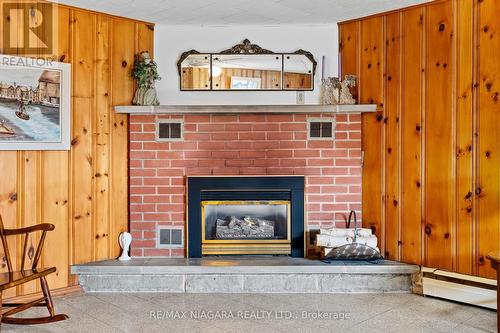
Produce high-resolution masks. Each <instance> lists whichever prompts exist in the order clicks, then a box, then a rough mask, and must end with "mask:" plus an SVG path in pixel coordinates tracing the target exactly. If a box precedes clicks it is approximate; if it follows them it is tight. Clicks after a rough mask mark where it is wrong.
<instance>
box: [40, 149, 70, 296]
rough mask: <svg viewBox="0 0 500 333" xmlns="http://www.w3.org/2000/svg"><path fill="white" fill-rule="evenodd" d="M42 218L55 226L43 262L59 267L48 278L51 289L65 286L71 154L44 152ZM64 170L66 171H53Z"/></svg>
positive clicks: (67, 270) (67, 277)
mask: <svg viewBox="0 0 500 333" xmlns="http://www.w3.org/2000/svg"><path fill="white" fill-rule="evenodd" d="M42 170H43V174H42V192H43V195H42V198H43V201H42V202H41V204H42V221H43V222H45V223H52V224H54V225H55V227H56V228H55V230H54V231H52V232H50V233H48V234H47V239H46V242H47V244H50V245H48V246H44V252H43V259H42V260H43V265H44V266H48V267H52V266H55V267H57V272H56V273H55V274H52V275H50V276H48V277H47V280H48V282H49V283H50V286H51V288H63V287H66V286H68V282H69V264H70V262H69V255H68V254H69V253H70V251H69V237H68V235H69V233H68V225H69V223H68V221H69V215H68V213H69V212H68V202H69V200H68V197H69V189H68V186H67V184H68V173H66V172H64V171H65V170H68V156H67V155H66V154H61V153H60V152H44V155H43V159H42ZM54 170H61V171H63V172H54Z"/></svg>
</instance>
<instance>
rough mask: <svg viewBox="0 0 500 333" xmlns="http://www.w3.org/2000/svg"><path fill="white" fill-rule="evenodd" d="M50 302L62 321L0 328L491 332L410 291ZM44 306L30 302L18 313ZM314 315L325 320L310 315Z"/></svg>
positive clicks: (490, 318) (465, 313)
mask: <svg viewBox="0 0 500 333" xmlns="http://www.w3.org/2000/svg"><path fill="white" fill-rule="evenodd" d="M54 301H55V305H56V310H57V311H58V312H62V313H66V314H68V315H69V316H70V319H69V320H66V321H62V322H59V323H54V324H47V325H39V326H13V325H5V324H4V325H2V332H23V333H24V332H85V333H91V332H207V333H210V332H259V333H264V332H315V333H317V332H363V333H368V332H370V333H372V332H375V333H376V332H405V333H410V332H454V333H458V332H495V331H496V312H494V311H490V310H486V309H481V308H476V307H471V306H466V305H461V304H457V303H452V302H447V301H443V300H438V299H433V298H430V297H421V296H417V295H411V294H114V293H113V294H111V293H109V294H76V295H69V296H63V297H56V298H55V300H54ZM45 311H46V310H45V309H44V308H35V309H33V310H29V312H27V313H25V314H24V315H25V316H29V315H36V314H43V315H45ZM153 313H154V314H153ZM183 314H184V316H185V317H184V318H179V317H182V316H183ZM318 314H321V315H322V316H323V317H328V316H330V318H322V319H317V318H315V317H317V316H318ZM196 315H197V316H198V319H193V318H192V317H193V316H196ZM303 315H304V316H306V317H307V316H308V317H309V319H302V316H303ZM169 316H170V317H169ZM257 316H259V317H258V318H257ZM342 316H343V319H341V317H342ZM155 317H156V318H155ZM214 317H215V318H214Z"/></svg>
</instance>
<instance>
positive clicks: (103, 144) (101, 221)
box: [93, 16, 113, 260]
mask: <svg viewBox="0 0 500 333" xmlns="http://www.w3.org/2000/svg"><path fill="white" fill-rule="evenodd" d="M110 23H111V20H110V19H109V18H107V17H102V16H100V17H98V18H97V40H96V43H97V48H96V67H95V68H96V93H95V95H96V98H95V108H96V119H95V120H94V138H93V142H94V155H95V157H96V158H95V163H94V171H93V177H94V182H95V188H94V195H93V196H94V198H95V207H94V218H93V220H94V231H93V237H94V238H95V245H94V249H95V255H94V259H95V260H103V259H106V258H108V257H109V247H110V237H109V227H110V226H109V223H107V222H108V220H109V204H110V202H109V196H110V191H109V173H110V172H109V158H110V151H109V122H110V113H111V112H113V111H112V110H111V108H110V105H111V103H110V82H111V71H110V61H109V58H110V48H109V38H110V30H111V26H110Z"/></svg>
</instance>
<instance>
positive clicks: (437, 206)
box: [424, 1, 454, 270]
mask: <svg viewBox="0 0 500 333" xmlns="http://www.w3.org/2000/svg"><path fill="white" fill-rule="evenodd" d="M452 18H453V14H452V3H451V2H450V1H448V2H443V3H438V4H435V5H432V6H430V7H428V9H427V16H426V28H425V29H426V31H425V35H426V76H425V77H426V94H425V97H426V102H425V103H426V104H425V110H426V112H425V124H424V133H425V152H426V155H425V185H424V186H425V198H426V203H425V205H426V206H425V224H426V226H425V228H426V236H427V237H426V261H425V264H426V265H428V266H430V267H440V268H444V269H450V270H451V269H452V260H451V258H452V256H451V250H452V243H451V226H452V219H453V213H452V212H453V204H452V201H453V181H452V179H453V174H452V160H453V158H454V149H453V148H454V147H453V143H454V141H453V138H454V133H453V117H454V114H453V113H454V112H453V105H452V93H453V91H452V89H453V88H452V68H453V59H452V48H453V41H454V31H453V19H452Z"/></svg>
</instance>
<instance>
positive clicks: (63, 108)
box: [0, 55, 71, 151]
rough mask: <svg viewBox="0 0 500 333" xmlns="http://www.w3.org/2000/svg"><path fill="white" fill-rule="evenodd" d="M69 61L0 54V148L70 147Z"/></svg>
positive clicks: (47, 148)
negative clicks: (62, 61)
mask: <svg viewBox="0 0 500 333" xmlns="http://www.w3.org/2000/svg"><path fill="white" fill-rule="evenodd" d="M70 141H71V65H70V64H66V63H61V62H55V61H51V60H46V59H33V58H25V57H17V56H10V55H0V151H1V150H69V149H70V146H71V145H70Z"/></svg>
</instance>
